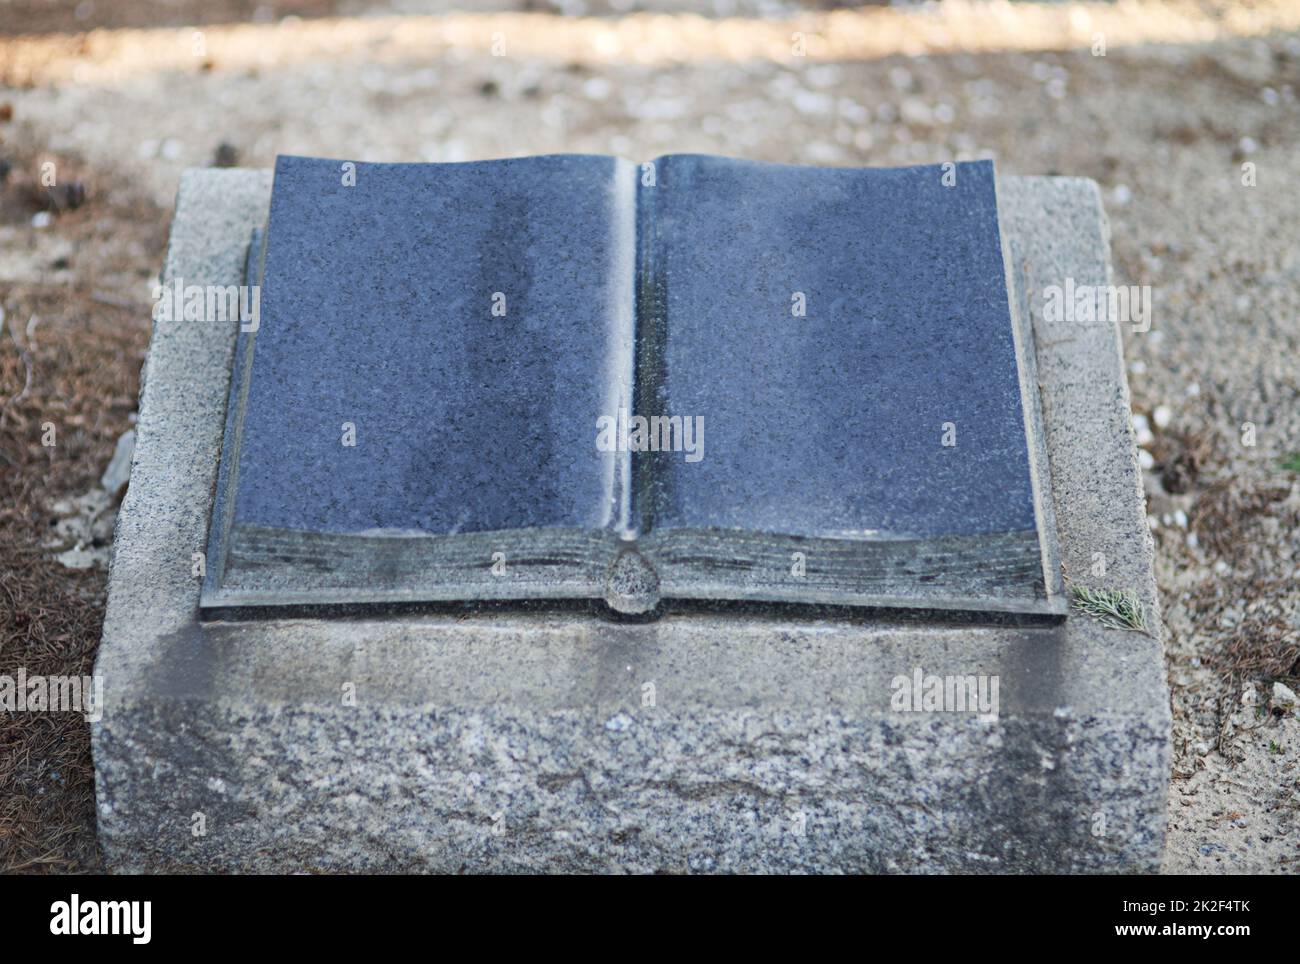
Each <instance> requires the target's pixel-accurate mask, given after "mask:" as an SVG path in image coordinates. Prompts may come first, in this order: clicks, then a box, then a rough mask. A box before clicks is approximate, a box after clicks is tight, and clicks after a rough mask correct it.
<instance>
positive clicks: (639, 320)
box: [631, 162, 668, 536]
mask: <svg viewBox="0 0 1300 964" xmlns="http://www.w3.org/2000/svg"><path fill="white" fill-rule="evenodd" d="M660 166H661V165H659V163H658V162H650V163H648V164H643V165H641V166H640V167H639V168H638V170H637V174H638V177H637V194H636V199H637V203H636V223H637V251H636V264H637V284H636V325H635V328H636V365H635V375H634V384H633V391H632V412H633V414H640V415H649V414H652V413H654V412H657V411H659V409H660V408H661V407H662V406H661V402H662V394H663V387H664V371H663V364H664V358H665V349H666V347H667V346H666V339H667V288H666V274H665V271H666V265H665V264H664V252H663V250H662V244H661V240H660V237H659V218H658V213H659V191H660V190H661V188H660V187H659V182H658V175H659V174H660V173H662V172H661V171H658V170H656V168H657V167H660ZM657 457H658V453H656V452H634V453H631V459H632V519H633V520H634V524H635V525H636V527H637V530H638V533H639V535H641V536H645V535H647V534H648V533H649V532H650V531H651V529H652V528H653V526H654V517H655V505H656V503H657V502H658V501H659V498H660V497H661V495H662V493H661V492H660V491H659V486H661V485H663V484H664V480H665V479H666V478H667V477H668V476H667V475H665V474H664V473H656V471H655V462H656V460H657Z"/></svg>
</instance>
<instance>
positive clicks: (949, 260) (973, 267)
mask: <svg viewBox="0 0 1300 964" xmlns="http://www.w3.org/2000/svg"><path fill="white" fill-rule="evenodd" d="M952 173H953V174H954V175H955V183H953V184H952V185H951V186H945V184H944V177H943V175H944V171H943V169H942V168H941V167H939V166H932V167H914V168H898V169H850V168H841V169H833V168H807V167H789V166H784V165H776V164H761V163H754V162H748V161H739V160H730V159H726V158H716V157H704V156H693V155H678V156H671V157H667V158H661V159H660V160H659V162H658V171H657V178H656V180H657V183H656V186H655V187H654V188H653V189H649V190H646V189H643V191H642V198H641V210H642V215H641V216H642V218H643V219H651V220H652V221H653V229H652V231H653V244H652V251H653V258H654V259H655V264H654V270H653V273H654V277H655V287H656V291H657V297H656V299H655V301H654V304H655V306H656V310H655V312H654V315H655V316H654V317H653V318H643V319H642V322H641V324H642V328H643V330H644V331H645V335H644V337H646V338H647V339H653V340H657V341H658V342H659V347H658V355H659V357H658V358H657V359H656V360H655V361H656V367H655V379H656V384H655V390H654V391H653V392H652V393H649V394H646V393H643V395H642V401H641V404H642V407H643V408H647V407H649V408H653V409H654V410H655V411H657V412H662V413H665V414H672V415H680V416H682V417H683V418H685V417H695V416H699V417H702V418H703V424H704V446H703V448H704V456H703V458H701V459H699V460H698V461H695V462H691V461H688V460H687V459H685V458H683V457H682V456H681V455H680V454H676V453H668V454H664V453H660V454H657V455H651V456H648V457H646V458H644V459H642V460H641V463H640V464H639V465H638V469H637V471H638V472H640V473H641V474H642V480H641V485H640V493H641V496H642V503H641V505H640V509H641V512H642V515H643V516H644V517H645V518H646V519H647V520H648V523H649V528H650V529H651V530H654V531H660V532H662V531H663V530H671V529H682V528H696V529H700V528H719V529H737V530H745V531H749V532H767V533H780V534H787V535H798V536H808V537H826V538H836V539H865V540H915V539H928V538H934V537H943V536H978V535H982V534H989V533H1007V532H1025V533H1033V532H1034V530H1035V524H1036V520H1035V508H1034V494H1033V491H1032V486H1031V476H1030V459H1029V452H1028V444H1027V439H1026V428H1025V418H1024V411H1023V409H1022V398H1021V384H1020V378H1019V373H1018V369H1017V348H1016V344H1015V340H1014V336H1013V330H1012V321H1011V316H1010V311H1009V306H1008V294H1007V282H1006V277H1005V272H1004V267H1003V256H1002V241H1001V238H1000V235H999V226H998V215H997V202H996V195H995V190H994V178H993V166H992V164H991V163H988V162H981V163H964V164H960V165H958V166H957V167H956V169H955V171H953V172H952ZM643 230H644V225H643ZM801 303H802V305H801ZM800 307H802V311H803V313H802V314H800V313H799V308H800ZM652 329H653V330H656V331H657V332H658V333H657V334H650V332H651V330H652ZM646 414H648V412H647V413H646ZM945 442H946V443H949V444H945ZM643 468H644V470H645V471H644V472H643V471H642V469H643Z"/></svg>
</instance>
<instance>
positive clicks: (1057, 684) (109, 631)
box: [93, 171, 1170, 872]
mask: <svg viewBox="0 0 1300 964" xmlns="http://www.w3.org/2000/svg"><path fill="white" fill-rule="evenodd" d="M269 187H270V177H269V173H268V172H253V171H202V172H191V173H189V174H187V175H186V177H185V179H184V181H183V183H182V188H181V193H180V198H179V201H178V204H177V211H176V219H175V222H174V225H173V236H172V244H171V247H170V249H169V251H168V256H167V264H166V275H167V276H168V277H170V276H176V275H180V276H183V277H184V278H185V280H186V282H187V283H200V284H203V283H219V284H231V283H237V282H238V280H239V278H240V276H241V272H242V267H243V255H244V250H243V249H244V245H245V243H246V239H247V237H248V233H249V230H250V228H251V227H252V226H253V225H255V224H256V223H258V221H259V220H260V219H261V218H262V217H263V214H264V211H265V205H266V203H267V198H268V192H269ZM1002 192H1003V193H1002V213H1003V216H1004V218H1005V220H1006V224H1007V227H1008V234H1009V235H1010V236H1011V243H1012V250H1013V252H1014V257H1015V261H1016V270H1017V271H1019V272H1021V274H1020V278H1021V281H1022V285H1023V289H1024V296H1025V301H1026V302H1027V303H1028V305H1029V307H1030V309H1031V311H1032V313H1033V320H1034V325H1035V331H1036V335H1037V363H1038V375H1039V379H1040V382H1041V385H1042V390H1043V400H1044V423H1043V424H1044V433H1045V438H1046V442H1047V450H1048V456H1049V460H1050V463H1051V477H1052V481H1053V496H1054V502H1055V512H1056V519H1057V525H1058V527H1059V533H1060V547H1061V558H1062V564H1063V566H1064V569H1065V573H1066V576H1067V578H1069V579H1072V580H1073V581H1076V582H1088V583H1090V584H1095V585H1106V586H1127V587H1131V588H1133V589H1134V590H1136V592H1137V593H1138V596H1139V598H1140V599H1141V601H1142V604H1143V606H1144V608H1145V610H1146V612H1147V614H1148V620H1149V622H1150V623H1151V624H1152V626H1153V627H1155V628H1154V630H1153V631H1154V633H1155V634H1156V635H1143V634H1139V633H1132V632H1123V631H1119V630H1109V629H1105V628H1102V627H1101V626H1100V625H1099V624H1098V623H1097V622H1095V621H1093V620H1091V619H1088V618H1086V617H1082V616H1079V615H1071V616H1070V618H1069V619H1068V620H1067V621H1066V622H1065V624H1064V625H1063V626H1062V627H1057V628H1054V629H1042V630H1037V629H1012V628H998V627H969V626H967V627H962V626H955V625H930V624H924V623H914V622H913V623H906V622H892V623H890V622H880V621H873V620H869V619H863V618H855V619H835V620H818V619H804V618H796V617H790V616H779V615H771V614H768V615H762V614H758V613H750V614H746V613H739V612H736V613H730V614H727V615H676V616H671V617H668V618H666V619H662V620H659V621H657V622H650V623H637V624H632V623H615V622H610V621H607V620H604V619H601V618H599V617H597V616H588V615H585V614H555V613H551V614H526V613H516V614H512V615H503V614H501V613H482V614H471V615H468V616H465V615H461V616H459V617H458V616H456V615H418V616H409V615H408V616H405V617H402V616H392V617H387V618H368V619H347V620H315V619H295V620H292V621H279V622H243V623H238V622H229V623H207V624H201V623H199V622H198V620H197V613H198V594H199V581H198V580H197V579H196V578H194V577H193V576H192V557H191V554H192V553H194V552H198V551H201V550H202V548H203V545H204V540H205V536H206V526H207V516H208V513H209V510H210V506H211V501H212V492H213V487H214V483H215V478H216V470H217V454H218V451H219V449H220V441H221V438H220V436H221V431H222V422H223V415H224V401H225V393H226V388H227V381H228V378H229V371H230V364H231V360H232V352H233V346H234V342H235V334H236V331H235V326H233V325H227V326H217V325H203V324H194V323H190V324H185V323H169V324H161V323H160V324H159V325H158V326H157V327H156V329H155V333H154V340H153V345H152V348H151V351H150V355H149V359H148V362H147V364H146V372H145V375H146V380H145V386H144V389H143V396H142V406H141V419H140V423H139V427H138V441H137V447H136V454H135V463H134V469H133V475H132V478H131V485H130V488H129V489H128V492H127V496H126V500H125V503H124V505H123V509H122V513H121V515H120V517H119V522H118V532H117V542H116V546H115V555H114V560H113V567H112V572H111V577H110V595H109V602H108V612H107V616H106V619H105V625H104V640H103V644H102V646H101V649H100V655H99V662H98V666H97V670H98V672H100V673H102V674H103V675H104V677H105V696H106V702H107V706H106V710H105V714H104V718H103V720H102V722H101V723H100V724H99V725H97V726H96V727H95V728H94V731H93V740H94V752H95V762H96V778H97V781H98V799H99V819H100V834H101V841H102V845H103V848H104V852H105V855H106V858H107V860H108V861H109V864H110V865H111V866H113V867H116V868H118V869H123V870H146V869H228V870H263V871H272V870H279V871H283V870H295V869H304V870H403V869H416V870H448V871H456V870H462V869H464V870H539V871H562V870H590V871H657V870H665V871H683V872H685V871H692V870H694V871H732V870H767V871H791V870H795V871H804V870H807V871H853V870H863V871H906V872H939V871H986V872H987V871H1152V870H1155V869H1157V866H1158V861H1159V856H1160V850H1161V844H1162V839H1163V833H1164V823H1165V797H1166V792H1167V780H1168V771H1169V754H1170V748H1169V728H1170V718H1169V708H1168V694H1167V692H1166V689H1165V679H1164V669H1163V662H1162V653H1161V643H1160V640H1159V638H1158V634H1159V621H1158V609H1157V606H1156V598H1155V586H1154V582H1153V579H1152V575H1151V546H1150V538H1149V535H1148V532H1147V529H1146V526H1145V521H1144V515H1143V511H1142V500H1141V491H1140V488H1139V476H1138V469H1137V465H1136V461H1135V457H1134V449H1133V441H1132V434H1131V426H1130V423H1129V418H1128V391H1127V387H1126V385H1125V381H1124V376H1123V372H1122V367H1121V357H1120V347H1119V340H1118V336H1117V331H1116V328H1115V326H1114V325H1113V324H1108V323H1101V324H1098V323H1094V324H1077V325H1070V326H1068V327H1065V329H1064V330H1054V328H1055V327H1058V326H1049V325H1046V324H1044V322H1043V320H1042V318H1041V312H1040V308H1041V305H1042V297H1041V291H1042V289H1043V288H1044V287H1045V286H1047V285H1051V284H1062V283H1063V282H1064V278H1065V277H1072V278H1074V279H1075V282H1076V284H1083V283H1104V282H1105V281H1106V280H1107V277H1108V273H1109V267H1108V258H1107V251H1108V238H1107V235H1106V228H1105V225H1104V220H1103V218H1102V216H1101V212H1100V204H1099V200H1098V197H1097V193H1096V188H1095V186H1094V185H1093V184H1092V183H1091V182H1088V181H1080V180H1071V179H1040V178H1030V179H1014V178H1013V179H1008V180H1006V181H1004V182H1003V184H1002ZM1096 553H1103V554H1104V557H1105V560H1106V575H1105V576H1104V577H1101V578H1094V577H1093V576H1092V575H1091V573H1090V569H1091V567H1092V566H1093V565H1094V563H1095V561H1096V556H1095V554H1096ZM917 668H920V669H922V670H923V671H924V672H925V673H927V674H939V675H945V674H961V675H966V674H988V675H996V676H997V677H998V679H999V684H1000V685H999V696H1000V708H999V713H998V715H997V718H996V719H995V720H991V721H986V720H981V719H979V718H977V717H976V716H974V715H972V714H967V713H943V712H937V713H904V712H898V711H895V710H892V709H891V701H890V698H891V695H892V693H893V690H892V688H891V682H892V681H893V680H894V678H895V677H896V676H905V677H909V678H910V677H911V676H912V674H913V672H914V671H915V670H916V669H917ZM352 694H355V699H352V698H351V696H352ZM651 696H652V697H653V699H652V700H651ZM648 702H653V704H654V705H653V706H650V705H646V704H647V703H648ZM350 704H354V705H350ZM196 814H202V815H203V819H202V821H201V822H199V821H196V816H195V815H196ZM200 825H201V827H202V829H203V830H204V831H205V832H204V833H203V834H201V835H200V834H196V832H195V828H196V826H200Z"/></svg>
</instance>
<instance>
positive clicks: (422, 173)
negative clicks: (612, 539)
mask: <svg viewBox="0 0 1300 964" xmlns="http://www.w3.org/2000/svg"><path fill="white" fill-rule="evenodd" d="M346 175H347V171H346V170H345V169H344V168H343V162H340V161H332V160H318V159H309V158H300V157H282V158H280V159H279V160H278V162H277V164H276V171H275V183H274V189H273V195H272V201H271V212H270V222H269V229H268V240H267V247H266V254H265V262H264V267H263V274H262V300H261V309H262V310H261V325H260V328H259V330H258V331H257V333H256V340H255V346H254V348H253V352H252V365H251V372H250V378H249V381H248V390H247V400H246V402H245V403H244V406H243V421H242V426H241V428H240V439H239V448H238V482H237V488H236V498H235V502H234V506H233V519H232V522H233V525H234V526H236V527H239V526H261V527H271V528H276V529H289V530H307V531H311V532H318V533H365V532H371V531H374V530H393V531H400V532H412V531H414V532H424V533H438V534H446V533H471V532H485V531H495V530H508V529H527V528H536V527H552V528H575V529H606V528H614V527H616V526H617V525H618V523H619V519H618V517H617V513H618V511H619V502H620V500H619V499H618V498H617V487H618V485H619V479H618V478H617V468H618V467H617V464H616V463H617V461H618V454H617V453H613V452H601V451H598V450H597V448H596V446H595V445H594V443H593V439H594V428H593V426H594V421H595V418H596V416H597V414H598V413H600V412H607V411H614V410H616V409H617V407H618V406H619V405H620V403H621V404H626V402H625V401H624V400H623V398H624V396H625V395H626V392H627V390H628V387H629V381H630V378H631V367H632V322H633V302H632V291H633V264H632V250H631V248H632V245H633V240H632V239H633V237H634V224H633V219H634V216H635V209H634V194H633V191H634V188H633V183H634V178H633V176H632V172H631V170H630V165H628V164H626V162H619V161H617V160H615V159H613V158H606V157H583V156H566V157H538V158H527V159H520V160H506V161H490V162H483V163H470V164H446V165H437V164H357V165H356V167H355V184H354V185H351V186H349V185H347V184H346V183H345V179H346ZM349 430H350V431H351V432H352V434H353V438H354V441H355V444H353V445H348V444H346V441H348V440H347V439H345V435H346V433H348V432H349Z"/></svg>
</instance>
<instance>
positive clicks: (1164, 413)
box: [1151, 405, 1174, 428]
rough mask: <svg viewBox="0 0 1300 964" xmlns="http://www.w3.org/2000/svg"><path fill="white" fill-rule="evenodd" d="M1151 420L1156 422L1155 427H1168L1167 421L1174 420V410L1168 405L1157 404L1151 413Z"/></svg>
mask: <svg viewBox="0 0 1300 964" xmlns="http://www.w3.org/2000/svg"><path fill="white" fill-rule="evenodd" d="M1151 420H1152V421H1153V422H1155V423H1156V428H1168V427H1169V423H1170V422H1172V421H1173V420H1174V412H1173V409H1171V408H1170V407H1169V406H1168V405H1157V406H1156V410H1155V411H1154V412H1152V413H1151Z"/></svg>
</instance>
